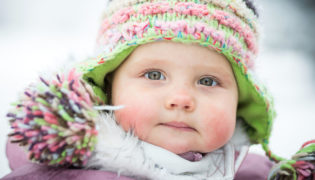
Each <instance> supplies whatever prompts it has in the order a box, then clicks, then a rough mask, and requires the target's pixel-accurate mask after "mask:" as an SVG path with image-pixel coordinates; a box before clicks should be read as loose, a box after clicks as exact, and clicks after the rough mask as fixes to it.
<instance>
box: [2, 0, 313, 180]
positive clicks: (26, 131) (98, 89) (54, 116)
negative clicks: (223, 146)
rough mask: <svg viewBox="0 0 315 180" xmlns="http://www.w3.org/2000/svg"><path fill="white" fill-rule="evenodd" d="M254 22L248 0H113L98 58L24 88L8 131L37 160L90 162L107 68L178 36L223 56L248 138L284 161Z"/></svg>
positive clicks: (302, 153) (310, 150)
mask: <svg viewBox="0 0 315 180" xmlns="http://www.w3.org/2000/svg"><path fill="white" fill-rule="evenodd" d="M257 21H258V17H257V14H256V12H255V10H254V9H253V8H251V4H250V3H249V2H248V1H243V0H150V1H148V0H113V2H111V3H110V4H109V6H108V7H107V9H106V11H105V14H104V18H103V20H102V26H101V29H100V32H99V36H98V41H97V43H98V51H99V53H98V55H97V57H95V58H91V59H89V60H87V61H84V62H82V63H80V64H78V66H77V67H76V72H79V73H80V75H77V74H76V72H75V71H71V72H70V73H69V74H68V75H64V76H60V75H57V76H56V78H55V79H52V80H46V79H43V78H41V85H38V86H35V87H32V88H30V89H27V90H26V91H25V93H24V96H23V97H22V98H21V99H20V101H19V102H17V103H16V104H15V106H16V110H15V111H14V112H11V113H9V114H8V115H7V116H8V117H9V118H10V119H11V121H10V122H11V126H12V128H13V129H14V132H13V133H11V134H10V136H13V139H14V140H13V141H14V142H18V143H20V144H21V145H28V151H29V152H30V158H31V159H33V160H35V161H39V162H42V163H45V164H50V165H75V166H80V165H82V164H85V163H86V162H87V159H88V157H89V156H90V155H91V152H92V151H93V149H94V146H95V143H96V136H97V129H96V127H95V119H97V118H98V116H97V111H96V110H95V109H94V108H93V106H95V105H104V103H106V102H108V97H107V94H106V93H105V91H104V89H106V88H107V87H105V84H104V79H105V77H106V75H107V74H108V73H110V72H113V71H114V70H115V69H116V68H117V67H118V66H119V65H120V64H121V63H122V62H123V61H124V60H125V59H126V58H127V57H128V55H130V54H131V53H132V52H133V50H134V49H135V48H137V47H138V46H140V45H142V44H146V43H151V42H155V41H173V42H180V43H195V44H199V45H200V46H204V47H208V48H212V49H215V50H216V51H217V52H218V53H221V54H223V55H224V56H225V57H226V59H227V60H228V61H229V62H230V64H231V66H232V69H233V72H234V75H235V78H236V81H237V84H238V89H239V102H238V109H237V116H238V117H241V118H242V119H243V120H244V122H245V123H244V124H245V130H246V132H247V134H248V137H249V138H250V141H251V143H252V144H256V143H259V144H262V146H263V149H264V150H265V151H266V154H267V155H268V156H269V157H270V158H271V159H273V160H275V161H281V160H284V159H283V158H280V157H277V156H276V155H274V154H272V153H271V151H270V150H269V148H268V140H269V136H270V132H271V127H272V121H273V118H274V116H275V112H274V109H273V102H272V98H271V97H270V95H269V94H268V93H267V91H266V89H265V88H264V86H263V85H261V84H260V83H258V81H257V79H256V78H255V76H254V73H253V69H254V61H255V58H256V56H257V53H258V44H259V43H258V42H259V27H258V22H257ZM81 75H82V76H81ZM81 77H82V78H83V79H84V80H85V81H82V80H80V78H81ZM67 128H68V129H67ZM35 137H36V138H35ZM312 143H314V142H311V143H310V144H311V145H309V144H307V145H305V146H307V148H306V150H305V149H304V150H301V151H299V152H300V154H299V156H298V157H297V158H296V159H295V160H294V161H290V162H289V165H288V163H286V168H287V167H289V168H287V169H289V170H290V171H291V170H292V169H293V170H292V171H291V172H292V174H295V173H296V171H295V170H294V168H293V165H294V164H296V162H298V161H300V159H301V158H302V159H303V158H304V159H305V157H310V158H314V154H313V155H312V153H313V152H314V149H315V144H312ZM305 153H306V155H305ZM309 154H311V155H309ZM307 160H309V159H307ZM303 165H304V164H303ZM297 166H298V165H297ZM291 167H292V168H291ZM299 167H300V166H299ZM301 167H302V166H301ZM303 167H305V166H303ZM278 169H281V170H283V169H284V168H283V167H280V168H278ZM313 169H314V167H313ZM275 172H276V171H275ZM274 174H275V173H274ZM274 174H273V175H272V176H271V178H273V177H275V175H274Z"/></svg>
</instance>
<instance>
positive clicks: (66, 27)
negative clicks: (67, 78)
mask: <svg viewBox="0 0 315 180" xmlns="http://www.w3.org/2000/svg"><path fill="white" fill-rule="evenodd" d="M105 4H106V3H105V0H94V1H93V3H91V1H87V0H67V1H64V0H54V1H52V0H47V1H42V0H0V62H1V64H0V83H1V86H0V87H1V88H0V95H1V98H0V121H1V126H0V178H1V177H3V176H4V175H6V174H8V173H9V172H10V169H9V167H8V164H7V160H6V156H5V143H6V140H7V136H6V135H7V134H8V132H9V130H10V127H9V125H8V122H7V119H6V118H5V114H6V112H7V110H8V109H9V104H10V103H11V102H13V101H15V100H16V98H17V93H18V92H21V91H22V90H23V88H24V87H25V86H26V85H27V84H29V83H30V82H31V81H33V80H35V79H36V78H37V75H38V74H39V73H43V72H45V71H47V70H48V71H51V70H54V69H57V68H60V67H62V64H63V63H64V62H66V61H69V60H71V59H76V60H83V59H85V58H86V57H88V56H90V55H92V53H93V50H94V42H95V38H96V34H97V30H98V27H99V22H100V19H101V14H102V13H101V12H102V9H103V8H104V6H105ZM258 4H259V8H258V9H259V11H260V18H261V21H262V24H263V25H262V26H263V28H264V29H263V32H264V34H263V40H262V49H261V52H260V57H259V59H258V63H257V71H258V73H259V75H260V79H261V80H262V81H263V82H264V83H266V85H267V87H268V88H269V90H270V91H271V93H272V94H273V95H274V97H275V106H276V109H277V112H278V116H277V118H276V120H275V122H274V128H273V133H272V136H271V139H270V147H271V149H272V150H273V152H274V153H276V154H278V155H280V156H284V157H286V158H289V157H290V156H291V155H292V154H294V153H295V152H296V151H297V150H298V148H299V147H300V146H301V145H302V143H303V142H305V141H307V140H310V139H314V138H315V131H314V127H315V80H314V79H315V71H314V70H315V42H314V39H315V38H314V36H313V32H315V28H314V26H315V22H314V19H315V3H314V2H313V1H312V0H300V1H294V0H278V1H272V0H264V1H258ZM251 151H252V152H255V153H260V154H264V152H263V151H262V150H261V147H260V146H257V145H255V146H253V147H252V148H251Z"/></svg>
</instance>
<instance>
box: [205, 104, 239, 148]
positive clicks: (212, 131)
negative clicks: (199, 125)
mask: <svg viewBox="0 0 315 180" xmlns="http://www.w3.org/2000/svg"><path fill="white" fill-rule="evenodd" d="M205 114H206V115H208V116H205V119H204V122H205V123H204V127H205V128H203V131H204V134H205V138H206V139H205V141H206V142H205V144H206V147H207V148H208V149H212V150H214V149H217V148H219V147H221V146H222V145H224V144H225V143H226V142H227V141H228V140H229V139H230V138H231V136H232V134H233V132H234V126H235V119H236V117H234V115H233V114H230V113H229V112H226V110H224V109H223V110H222V109H221V108H214V107H213V108H212V111H211V113H210V114H209V111H208V112H205Z"/></svg>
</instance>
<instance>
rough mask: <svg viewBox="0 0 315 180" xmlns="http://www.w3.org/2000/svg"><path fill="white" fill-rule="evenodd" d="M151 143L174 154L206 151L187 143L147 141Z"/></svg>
mask: <svg viewBox="0 0 315 180" xmlns="http://www.w3.org/2000/svg"><path fill="white" fill-rule="evenodd" d="M149 143H151V144H153V145H156V146H159V147H161V148H163V149H166V150H168V151H170V152H172V153H174V154H183V153H187V152H192V151H193V152H200V153H207V152H204V151H202V150H201V149H198V148H192V147H196V146H191V145H187V144H180V143H171V142H169V143H167V142H163V143H156V142H149Z"/></svg>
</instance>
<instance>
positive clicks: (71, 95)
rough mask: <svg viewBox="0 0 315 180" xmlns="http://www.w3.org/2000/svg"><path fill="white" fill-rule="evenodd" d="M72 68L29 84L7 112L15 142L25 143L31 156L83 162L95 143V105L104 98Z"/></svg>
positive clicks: (56, 161)
mask: <svg viewBox="0 0 315 180" xmlns="http://www.w3.org/2000/svg"><path fill="white" fill-rule="evenodd" d="M80 77H81V75H79V74H77V73H76V72H75V70H74V69H73V70H71V71H70V72H69V73H68V74H67V75H61V76H60V75H58V74H57V75H56V76H55V78H53V79H52V80H47V79H44V78H40V81H39V82H38V83H37V84H33V85H30V86H29V87H28V88H27V89H26V90H25V92H24V94H23V95H22V96H21V98H20V99H19V101H18V102H17V103H16V104H15V109H14V110H13V111H11V112H10V113H8V114H7V117H9V118H10V124H11V127H12V129H13V132H12V133H11V134H9V136H11V142H12V143H19V144H20V145H21V146H24V147H26V149H27V151H28V153H29V159H31V160H32V161H35V162H39V163H43V164H47V165H52V166H82V165H84V164H85V163H86V162H87V160H88V157H89V156H90V155H91V152H92V151H93V149H94V146H95V144H96V136H97V130H96V126H95V122H96V121H97V119H98V118H99V114H98V111H97V110H95V109H94V108H93V107H94V105H98V106H99V105H102V104H103V102H102V101H101V100H100V99H99V98H98V97H96V96H95V95H94V93H93V91H92V88H91V87H90V86H89V85H88V84H87V83H85V82H84V81H83V80H82V79H80Z"/></svg>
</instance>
